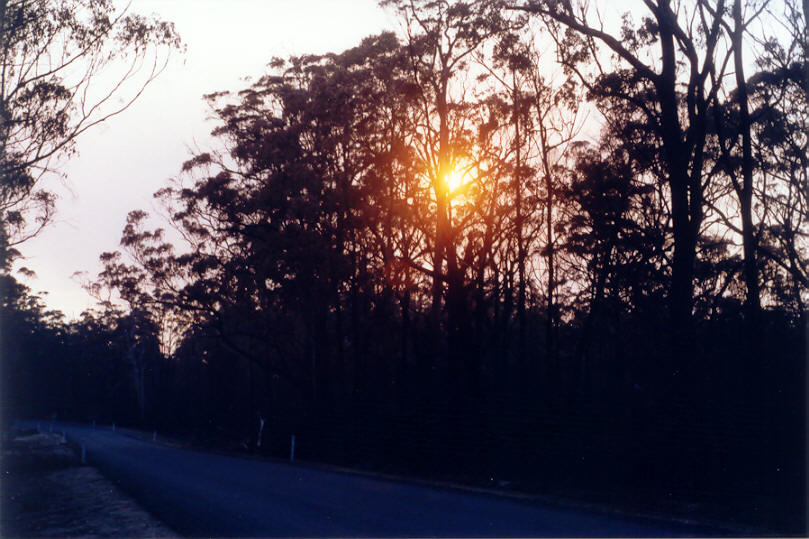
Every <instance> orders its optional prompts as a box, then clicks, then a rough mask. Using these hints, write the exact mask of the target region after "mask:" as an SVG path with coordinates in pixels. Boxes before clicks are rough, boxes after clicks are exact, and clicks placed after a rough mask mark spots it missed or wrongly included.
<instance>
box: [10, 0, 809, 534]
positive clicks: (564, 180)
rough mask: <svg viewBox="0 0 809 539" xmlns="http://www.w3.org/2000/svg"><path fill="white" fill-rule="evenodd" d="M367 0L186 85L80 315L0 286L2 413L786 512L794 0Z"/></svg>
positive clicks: (797, 146)
mask: <svg viewBox="0 0 809 539" xmlns="http://www.w3.org/2000/svg"><path fill="white" fill-rule="evenodd" d="M385 4H386V5H387V6H388V7H390V8H391V9H392V11H393V12H394V13H396V14H397V15H398V16H399V17H400V18H401V20H402V26H403V27H402V29H401V32H400V35H399V36H397V35H396V34H393V33H383V34H380V35H376V36H370V37H368V38H366V39H364V40H363V41H362V42H361V43H359V44H358V46H356V47H354V48H351V49H348V50H346V51H344V52H341V53H331V54H324V55H304V56H296V57H291V58H289V59H274V60H273V61H272V62H271V64H270V65H269V67H268V72H267V73H266V74H265V75H264V76H262V77H261V78H259V79H257V80H256V81H255V82H254V83H252V84H250V85H249V86H248V87H246V88H244V89H241V90H239V91H234V92H221V93H216V94H212V95H209V96H206V100H207V101H208V103H209V104H210V106H211V110H212V114H213V116H214V118H215V121H216V122H217V125H216V127H215V130H214V132H213V134H214V137H215V140H216V142H215V144H214V145H213V146H212V147H211V148H209V149H208V150H207V151H199V152H196V153H195V154H194V155H192V157H191V158H190V159H189V160H188V161H187V162H186V163H184V164H183V165H182V170H181V171H180V174H179V175H178V177H177V178H176V179H174V180H172V181H171V182H170V184H169V185H168V186H167V187H165V188H164V189H162V190H160V191H159V192H158V193H157V194H156V198H157V199H158V201H159V203H160V204H161V205H162V206H163V208H164V210H165V213H167V215H168V221H169V223H168V224H169V226H171V227H172V228H173V231H172V232H171V234H169V233H167V232H166V231H164V230H163V229H161V228H159V227H156V226H159V225H155V221H154V220H153V219H154V218H153V217H151V216H149V215H147V214H146V213H145V212H142V211H133V212H132V213H130V215H129V217H128V219H127V223H126V226H125V227H124V230H123V234H122V239H121V246H120V250H119V251H116V252H113V253H104V254H103V255H102V258H101V259H102V263H103V265H104V269H103V271H102V272H101V273H100V274H99V275H98V276H97V277H96V278H94V279H93V280H91V281H90V282H89V283H88V288H89V290H90V291H91V292H92V293H93V294H94V295H95V296H97V297H98V298H99V299H100V300H101V301H100V304H99V308H98V309H97V310H96V311H93V312H89V313H85V315H84V316H83V318H82V319H81V320H78V321H74V322H66V321H64V320H63V319H62V318H60V317H59V316H58V315H57V314H56V313H49V312H47V311H46V309H45V308H44V306H43V302H42V300H41V299H40V298H37V297H36V296H33V295H31V293H30V291H28V290H27V289H25V288H24V287H21V286H20V285H19V284H18V283H16V282H15V281H14V280H13V279H12V278H11V277H8V276H7V277H6V278H5V281H3V282H4V283H5V284H4V286H5V287H6V289H7V292H5V294H4V297H5V298H7V299H5V300H4V301H5V303H4V304H3V308H4V309H5V311H4V312H3V313H2V314H3V316H4V320H5V319H6V317H7V320H8V322H7V323H5V322H4V331H13V332H15V334H16V333H17V332H19V334H20V335H25V337H21V338H20V339H19V341H18V342H16V343H15V344H14V345H13V346H10V345H9V344H7V343H6V344H4V346H5V348H4V349H3V353H4V354H8V357H9V358H11V359H10V360H9V362H8V365H9V367H8V368H6V367H5V365H6V362H5V360H4V369H3V376H4V381H5V380H11V379H13V380H15V385H14V387H15V388H17V387H18V388H20V389H19V390H15V391H13V392H11V394H9V395H8V396H7V397H5V398H8V399H9V402H12V403H13V406H12V407H11V408H10V409H12V410H15V414H17V415H23V414H29V415H39V416H41V417H42V416H46V415H48V414H51V413H54V412H56V413H57V414H59V416H60V417H73V418H77V419H92V418H97V419H99V420H111V419H113V418H117V420H118V421H120V422H123V423H127V422H128V423H131V424H136V425H141V426H147V425H148V426H150V427H152V426H155V427H158V428H161V429H166V430H171V431H174V432H176V433H181V434H184V435H186V436H189V437H191V438H194V439H196V440H197V442H199V443H201V444H210V445H214V446H217V447H226V448H232V449H238V448H241V449H243V450H248V451H258V452H262V453H265V454H270V455H275V456H283V455H285V454H286V451H288V446H287V445H286V443H287V441H288V436H289V435H290V434H295V435H296V436H297V438H296V439H297V445H296V451H297V452H298V453H297V454H298V455H299V456H300V457H301V458H309V459H321V460H327V461H331V462H338V463H343V464H350V465H357V466H365V467H373V468H377V469H387V470H396V471H399V472H402V471H405V472H408V473H415V474H422V475H429V476H431V477H448V478H452V479H454V480H459V479H463V480H467V481H473V482H477V483H478V484H492V483H493V482H498V484H500V485H503V484H510V485H512V486H515V488H521V489H525V490H530V491H542V492H548V491H555V492H562V493H564V494H567V495H569V496H573V497H580V498H582V497H584V498H590V499H592V500H596V501H604V500H609V501H611V503H617V504H621V505H624V506H628V507H631V508H633V509H638V508H645V509H652V510H655V511H664V512H676V511H677V507H678V504H679V503H681V502H682V503H686V502H687V503H690V504H692V505H690V506H689V507H691V508H692V509H689V511H690V510H693V511H695V512H697V513H699V516H706V515H711V516H714V517H716V518H732V519H741V521H745V522H753V521H756V522H758V523H766V525H767V526H772V527H773V529H778V530H782V531H790V533H791V532H796V533H798V532H800V531H802V530H804V529H805V522H804V520H803V518H804V517H802V516H801V515H802V514H803V506H802V505H801V504H802V503H803V501H804V500H805V489H804V483H803V480H804V478H805V470H804V465H805V458H804V457H805V438H804V435H805V391H806V389H805V387H804V385H805V384H804V380H805V368H806V365H805V358H806V348H805V347H806V342H805V333H804V328H805V324H806V301H807V299H809V297H807V288H808V287H807V275H809V274H808V273H807V267H809V266H807V248H808V247H807V234H809V230H807V226H809V225H808V224H807V220H806V219H807V213H806V208H807V202H809V201H807V190H806V185H807V177H806V174H807V169H808V168H809V167H808V166H807V165H809V163H807V157H806V155H807V147H806V145H807V136H806V133H807V130H806V120H807V110H809V107H807V95H808V94H807V91H806V88H807V85H806V77H805V75H806V65H807V64H806V50H807V47H806V37H805V36H806V33H805V13H804V12H803V10H802V9H799V7H800V6H798V4H796V3H794V2H787V3H786V4H785V5H784V6H785V9H786V15H784V14H781V13H776V12H772V10H771V9H769V8H767V9H764V10H762V9H760V8H761V6H758V7H756V6H754V5H752V4H750V5H747V4H745V3H743V2H741V1H736V2H732V3H730V4H728V5H725V4H724V3H723V2H722V1H721V0H720V1H719V2H717V3H712V2H707V1H699V2H697V3H691V4H688V5H680V4H677V3H671V2H666V1H660V2H647V3H645V6H646V9H647V10H648V13H646V14H645V16H643V18H642V19H641V20H640V21H639V22H638V23H634V22H633V21H632V19H631V17H629V16H628V15H627V16H626V17H624V18H623V19H622V20H623V23H622V25H621V27H619V28H618V29H617V30H616V31H615V32H608V31H607V29H605V28H607V27H608V26H607V25H605V26H604V27H602V26H601V25H600V23H599V22H598V19H597V18H596V17H595V16H594V15H593V14H592V13H588V12H587V11H582V8H581V7H580V6H577V5H574V4H573V3H570V2H531V3H529V4H524V5H519V6H512V7H514V8H516V9H507V8H508V7H509V6H507V5H506V4H503V3H499V2H480V3H466V2H446V1H437V2H398V1H393V2H386V3H385ZM526 11H527V12H529V14H531V15H530V16H529V17H528V18H526V14H525V12H526ZM764 19H767V20H773V21H781V22H783V23H784V24H785V25H786V26H788V27H789V28H790V29H791V31H792V32H793V33H791V34H790V33H786V34H783V35H782V37H781V39H782V41H780V42H779V41H777V40H774V39H765V38H763V37H761V36H758V35H757V33H756V30H755V28H754V25H752V24H750V21H751V20H764ZM543 43H548V44H549V47H550V48H549V51H550V52H544V51H543V49H544V48H545V45H543ZM751 44H754V45H756V46H751V47H750V48H747V47H748V46H749V45H751ZM541 51H542V54H540V52H541ZM748 51H750V52H748ZM553 53H556V54H557V55H558V60H557V59H555V58H554V56H553ZM753 54H755V56H754V57H752V55H753ZM748 56H751V57H750V58H748ZM585 101H587V102H588V103H585ZM584 110H587V111H588V112H587V113H586V114H585V113H584V112H581V111H584ZM585 118H588V119H585ZM589 119H593V120H597V121H599V122H600V125H599V127H600V132H599V133H598V135H597V136H594V135H592V133H594V131H595V130H594V129H592V127H593V126H592V125H591V124H589V123H587V122H588V121H590V120H589ZM585 132H587V133H589V135H588V136H585V134H584V133H585ZM172 235H175V236H178V237H179V238H180V240H179V241H175V242H171V241H169V240H168V239H167V238H169V237H171V236H172ZM6 328H10V329H6ZM48 371H50V372H58V373H61V375H60V379H59V380H55V379H52V378H51V377H49V376H44V377H43V376H40V375H38V373H42V372H48ZM33 394H42V395H47V397H42V398H33V397H31V395H33ZM673 500H676V503H675V501H673ZM745 515H746V516H745ZM751 515H755V516H751ZM745 519H747V520H745Z"/></svg>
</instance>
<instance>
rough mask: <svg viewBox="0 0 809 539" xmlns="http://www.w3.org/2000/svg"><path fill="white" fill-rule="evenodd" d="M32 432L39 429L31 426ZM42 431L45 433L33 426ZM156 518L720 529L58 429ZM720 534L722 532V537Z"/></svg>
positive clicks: (278, 528)
mask: <svg viewBox="0 0 809 539" xmlns="http://www.w3.org/2000/svg"><path fill="white" fill-rule="evenodd" d="M29 426H30V425H29ZM33 426H36V425H33ZM63 429H64V430H65V431H66V432H67V437H68V439H69V440H71V441H73V442H76V443H80V444H84V445H85V447H86V450H87V455H88V459H89V461H90V463H91V464H93V465H95V466H97V467H98V468H100V469H101V471H102V472H104V473H105V474H106V475H107V476H108V477H109V478H111V479H113V480H114V481H116V482H117V483H118V484H119V485H120V486H121V488H122V489H124V490H125V491H127V492H128V493H129V494H130V495H132V496H133V497H134V498H135V499H136V500H138V501H139V502H140V503H141V504H142V505H143V506H144V507H145V508H146V509H148V510H149V511H151V512H152V513H153V514H154V515H155V516H156V517H158V518H159V519H161V520H163V521H164V522H165V523H166V524H168V525H169V526H171V527H172V528H174V529H175V530H176V531H178V532H179V533H181V534H184V535H191V536H203V535H205V536H231V537H232V536H250V537H256V536H298V537H301V536H318V537H323V536H329V537H335V536H338V537H358V536H376V537H378V536H384V537H393V536H395V537H403V536H409V537H412V536H417V537H424V536H430V537H441V536H452V537H471V536H497V537H508V536H521V537H525V536H553V537H559V536H568V537H570V536H599V537H607V536H620V537H631V536H646V537H650V536H651V537H656V536H693V535H716V534H717V531H716V530H714V531H711V530H710V529H706V528H693V527H689V526H686V525H681V524H674V523H672V524H668V523H665V522H652V521H641V520H632V519H624V518H619V517H617V516H610V515H604V514H590V513H587V512H584V511H578V510H572V509H559V508H554V507H542V506H540V505H537V504H529V503H521V502H517V501H512V500H508V499H502V498H497V497H493V496H486V495H478V494H469V493H465V492H461V491H456V490H449V489H442V488H431V487H427V486H419V485H414V484H408V483H397V482H393V481H387V480H380V479H375V478H369V477H364V476H359V475H352V474H345V473H336V472H329V471H323V470H319V469H314V468H311V467H306V466H299V465H292V464H285V463H279V462H266V461H259V460H253V459H242V458H236V457H229V456H223V455H217V454H210V453H205V452H201V451H192V450H184V449H177V448H173V447H167V446H164V445H161V444H159V443H153V442H151V441H143V440H139V439H135V438H132V437H131V436H128V435H126V434H124V433H121V432H120V431H119V432H112V430H111V428H109V427H105V428H100V427H99V428H98V429H95V430H94V429H93V428H92V427H89V426H76V425H69V424H58V425H56V426H55V427H54V430H55V431H56V432H61V431H62V430H63ZM719 533H721V532H719Z"/></svg>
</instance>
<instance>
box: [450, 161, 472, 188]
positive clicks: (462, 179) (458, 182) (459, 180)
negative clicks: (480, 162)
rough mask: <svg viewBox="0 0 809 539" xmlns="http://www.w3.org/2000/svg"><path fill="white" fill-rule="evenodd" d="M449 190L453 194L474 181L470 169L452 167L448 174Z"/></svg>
mask: <svg viewBox="0 0 809 539" xmlns="http://www.w3.org/2000/svg"><path fill="white" fill-rule="evenodd" d="M445 181H446V184H447V191H448V192H449V193H450V194H452V193H454V192H456V191H457V190H458V189H460V188H461V187H463V186H464V185H466V184H467V183H469V182H470V181H472V176H471V175H470V174H469V171H466V170H463V169H462V168H460V167H456V168H454V169H452V170H451V171H450V172H449V174H447V176H446V180H445Z"/></svg>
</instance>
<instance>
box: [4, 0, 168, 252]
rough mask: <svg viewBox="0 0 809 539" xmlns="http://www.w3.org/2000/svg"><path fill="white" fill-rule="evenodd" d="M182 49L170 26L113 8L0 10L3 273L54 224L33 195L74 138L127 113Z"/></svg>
mask: <svg viewBox="0 0 809 539" xmlns="http://www.w3.org/2000/svg"><path fill="white" fill-rule="evenodd" d="M181 48H182V44H181V42H180V38H179V36H178V35H177V32H176V31H175V29H174V26H173V24H172V23H170V22H166V21H162V20H159V19H155V18H146V17H143V16H141V15H137V14H133V13H128V12H127V10H126V9H123V10H121V9H118V8H117V7H116V6H115V3H114V2H112V1H111V0H70V1H56V0H34V1H29V0H3V1H2V2H0V62H2V65H0V221H2V227H0V249H2V251H0V260H1V261H2V265H3V266H4V267H5V266H6V265H7V264H8V263H9V261H10V258H13V257H14V256H16V255H17V252H16V250H14V247H13V246H15V245H17V244H19V243H21V242H23V241H25V240H26V239H28V238H30V237H31V236H33V235H35V234H36V233H37V232H39V231H40V230H41V229H42V227H43V226H45V224H47V223H48V222H49V221H50V219H51V217H52V214H53V209H54V202H55V199H54V197H53V195H52V194H50V193H48V192H47V191H46V190H44V189H40V188H38V187H37V184H38V182H39V180H40V179H41V178H42V177H43V175H45V174H46V173H48V172H53V171H58V169H59V160H60V158H66V157H70V156H71V155H72V154H74V153H75V151H76V138H77V137H78V136H79V135H81V134H82V133H83V132H85V131H87V130H88V129H91V128H93V127H94V126H96V125H98V124H100V123H101V122H103V121H105V120H107V119H108V118H110V117H112V116H115V115H116V114H119V113H121V112H122V111H124V110H125V109H126V108H128V107H129V106H130V105H131V104H132V103H133V102H134V101H135V100H136V99H137V98H138V96H140V95H141V93H142V92H143V90H144V89H145V88H146V86H147V85H149V84H150V83H151V82H152V81H153V80H154V79H155V78H156V77H157V76H158V75H159V74H160V73H161V71H162V70H163V69H164V68H165V67H166V65H167V62H168V59H169V56H170V53H171V52H172V51H173V50H178V49H181ZM31 217H33V219H34V224H33V226H31V223H30V220H31Z"/></svg>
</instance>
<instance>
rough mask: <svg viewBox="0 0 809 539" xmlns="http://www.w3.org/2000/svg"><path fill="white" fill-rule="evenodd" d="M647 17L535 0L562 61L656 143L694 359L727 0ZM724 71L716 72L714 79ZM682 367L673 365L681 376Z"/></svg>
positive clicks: (677, 299)
mask: <svg viewBox="0 0 809 539" xmlns="http://www.w3.org/2000/svg"><path fill="white" fill-rule="evenodd" d="M644 8H645V9H644V13H643V14H642V15H641V20H640V21H639V22H637V23H636V22H634V21H633V18H632V16H631V15H629V14H627V15H625V16H624V17H623V20H622V22H621V23H620V27H618V28H615V29H614V31H609V30H607V29H605V28H606V27H605V25H604V24H603V23H600V22H599V20H600V19H599V14H598V13H596V12H595V10H593V9H590V8H589V7H588V5H587V4H585V3H574V2H533V1H532V2H528V3H526V4H523V5H521V6H520V9H523V10H525V11H527V12H530V13H535V14H538V15H539V16H540V17H542V19H543V20H544V21H545V23H546V25H547V27H548V28H549V30H550V31H551V34H552V35H554V36H555V40H556V43H557V46H558V51H559V55H560V61H561V62H562V64H563V65H564V66H565V67H566V69H568V70H569V71H570V72H571V73H575V74H576V75H578V77H579V79H580V81H581V82H582V83H583V84H584V85H585V86H586V88H587V89H588V91H589V92H590V95H591V97H592V98H593V99H594V100H596V101H597V103H598V105H599V108H600V110H601V111H602V112H603V114H604V115H605V117H606V119H607V121H610V122H617V123H620V124H622V125H623V126H624V132H623V135H624V136H626V137H631V138H637V137H640V138H644V137H648V138H650V139H651V140H654V141H655V143H656V145H657V152H658V156H657V158H656V159H655V162H654V168H653V170H655V171H656V174H657V175H658V178H659V179H658V181H659V182H661V183H662V184H663V185H665V186H666V188H667V190H668V196H669V197H670V204H671V210H670V212H671V213H670V216H671V233H672V237H673V253H672V256H671V263H670V267H671V284H670V288H669V312H670V323H671V329H672V336H673V340H672V346H673V347H674V348H675V349H678V350H679V352H677V353H676V355H677V356H679V357H678V359H679V360H680V362H682V361H687V360H688V358H689V356H690V354H689V352H688V351H687V348H688V342H689V337H688V335H689V334H690V331H691V329H690V328H691V327H692V308H693V278H694V266H695V261H696V257H697V246H698V243H699V241H698V240H699V236H700V234H701V232H702V225H703V220H704V216H705V212H706V202H705V200H704V191H705V187H706V186H705V178H706V176H705V161H706V155H705V148H706V140H707V138H708V136H709V125H710V120H711V109H710V107H711V104H712V103H713V102H714V100H715V98H716V94H717V92H718V91H719V88H720V84H721V83H719V82H715V81H717V80H721V79H722V75H723V73H724V68H725V62H724V61H723V59H722V57H721V55H720V54H719V44H720V41H721V39H722V26H721V18H722V14H723V13H724V11H725V9H726V8H725V5H724V1H723V0H719V1H718V2H717V3H716V5H711V4H710V3H708V2H698V3H696V4H694V5H689V6H686V5H681V4H678V3H674V2H671V1H670V0H659V1H652V2H645V3H644ZM712 75H716V78H712ZM679 369H680V367H679V366H674V365H672V367H671V369H670V371H671V374H672V376H676V373H677V372H679Z"/></svg>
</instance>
